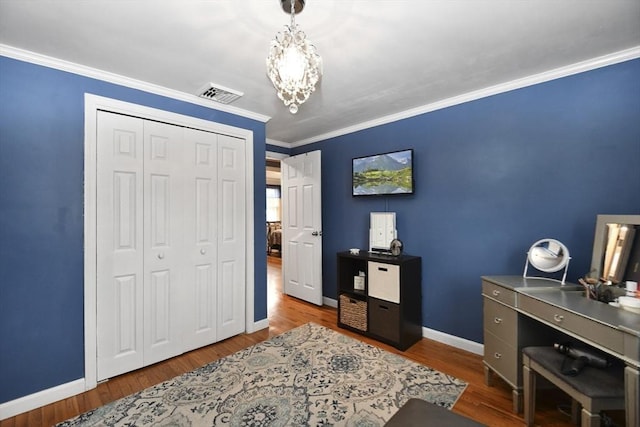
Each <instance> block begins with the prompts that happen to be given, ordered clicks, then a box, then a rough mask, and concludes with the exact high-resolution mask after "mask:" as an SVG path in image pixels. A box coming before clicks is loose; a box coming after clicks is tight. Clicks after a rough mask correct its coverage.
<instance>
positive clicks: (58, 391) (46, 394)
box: [0, 378, 85, 420]
mask: <svg viewBox="0 0 640 427" xmlns="http://www.w3.org/2000/svg"><path fill="white" fill-rule="evenodd" d="M84 391H85V384H84V378H80V379H79V380H75V381H71V382H68V383H66V384H61V385H58V386H55V387H52V388H48V389H46V390H42V391H39V392H37V393H33V394H29V395H27V396H24V397H20V398H18V399H15V400H10V401H9V402H5V403H2V404H0V420H5V419H7V418H11V417H15V416H16V415H18V414H22V413H23V412H27V411H31V410H32V409H36V408H40V407H41V406H45V405H48V404H50V403H53V402H57V401H58V400H62V399H66V398H67V397H71V396H75V395H76V394H80V393H84Z"/></svg>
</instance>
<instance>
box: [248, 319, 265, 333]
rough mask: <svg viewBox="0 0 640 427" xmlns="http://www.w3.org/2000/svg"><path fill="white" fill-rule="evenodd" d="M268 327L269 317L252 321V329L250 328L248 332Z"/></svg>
mask: <svg viewBox="0 0 640 427" xmlns="http://www.w3.org/2000/svg"><path fill="white" fill-rule="evenodd" d="M268 327H269V319H262V320H258V321H255V322H251V330H248V331H247V333H248V334H251V333H253V332H257V331H260V330H262V329H266V328H268Z"/></svg>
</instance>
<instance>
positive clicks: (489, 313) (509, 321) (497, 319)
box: [483, 297, 518, 343]
mask: <svg viewBox="0 0 640 427" xmlns="http://www.w3.org/2000/svg"><path fill="white" fill-rule="evenodd" d="M483 319H484V330H485V331H489V332H491V333H492V334H494V335H495V336H497V337H498V338H500V339H503V340H505V341H507V342H511V343H515V342H518V336H517V327H518V313H516V311H515V310H514V309H513V308H511V307H507V306H506V305H503V304H500V303H499V302H496V301H494V300H492V299H490V298H487V297H484V298H483Z"/></svg>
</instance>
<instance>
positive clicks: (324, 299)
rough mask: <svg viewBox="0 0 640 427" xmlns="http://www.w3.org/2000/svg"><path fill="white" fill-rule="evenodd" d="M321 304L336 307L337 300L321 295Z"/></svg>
mask: <svg viewBox="0 0 640 427" xmlns="http://www.w3.org/2000/svg"><path fill="white" fill-rule="evenodd" d="M322 304H323V305H327V306H329V307H333V308H338V300H337V299H333V298H327V297H322Z"/></svg>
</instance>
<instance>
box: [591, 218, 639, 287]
mask: <svg viewBox="0 0 640 427" xmlns="http://www.w3.org/2000/svg"><path fill="white" fill-rule="evenodd" d="M607 224H629V225H636V226H638V225H640V215H598V217H597V220H596V230H595V234H594V237H593V253H592V255H591V268H590V269H589V277H594V278H596V279H598V280H599V279H600V278H601V277H602V257H603V256H604V251H605V247H606V244H607V242H606V240H607V239H606V237H607ZM594 274H595V275H594Z"/></svg>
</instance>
